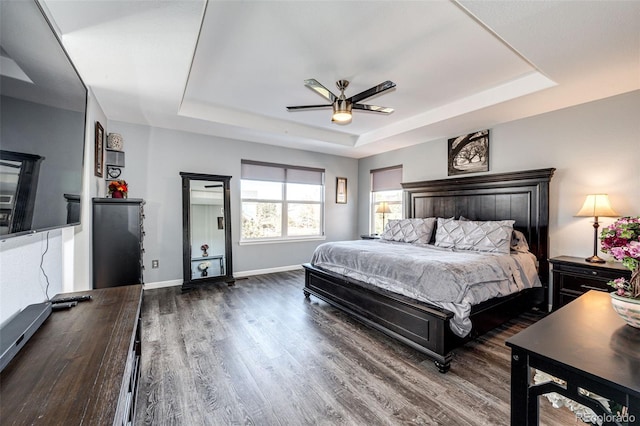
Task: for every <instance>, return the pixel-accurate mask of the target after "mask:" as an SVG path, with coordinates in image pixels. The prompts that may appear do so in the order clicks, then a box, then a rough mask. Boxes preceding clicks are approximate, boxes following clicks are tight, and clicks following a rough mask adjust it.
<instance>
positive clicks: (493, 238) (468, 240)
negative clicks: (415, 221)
mask: <svg viewBox="0 0 640 426" xmlns="http://www.w3.org/2000/svg"><path fill="white" fill-rule="evenodd" d="M514 223H515V221H514V220H487V221H474V220H469V221H466V220H454V219H442V218H438V228H437V230H436V242H435V245H436V246H438V247H444V248H453V249H457V250H473V251H481V252H489V253H504V254H509V251H510V248H511V235H512V233H513V224H514Z"/></svg>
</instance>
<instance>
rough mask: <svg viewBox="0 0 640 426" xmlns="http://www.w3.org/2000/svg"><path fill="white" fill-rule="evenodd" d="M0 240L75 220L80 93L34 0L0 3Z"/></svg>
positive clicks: (83, 96) (82, 116)
mask: <svg viewBox="0 0 640 426" xmlns="http://www.w3.org/2000/svg"><path fill="white" fill-rule="evenodd" d="M0 61H1V62H0V238H2V239H4V238H8V237H12V236H17V235H24V234H28V233H32V232H37V231H43V230H48V229H54V228H58V227H63V226H70V225H76V224H78V223H79V222H80V195H81V192H82V177H83V161H84V147H85V132H86V130H85V128H86V125H85V121H86V112H87V88H86V87H85V85H84V83H83V82H82V79H81V78H80V76H79V75H78V72H77V71H76V69H75V67H74V66H73V63H72V62H71V60H70V59H69V56H68V55H67V53H66V52H65V50H64V48H63V47H62V44H61V43H60V40H59V39H58V37H57V35H56V33H55V31H54V30H53V27H52V25H51V23H50V22H49V20H48V19H47V17H46V14H45V13H44V11H43V9H42V7H41V5H40V4H39V3H38V2H37V1H36V0H22V1H0Z"/></svg>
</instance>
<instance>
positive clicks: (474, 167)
mask: <svg viewBox="0 0 640 426" xmlns="http://www.w3.org/2000/svg"><path fill="white" fill-rule="evenodd" d="M447 152H448V155H447V158H448V165H447V168H448V175H449V176H453V175H461V174H465V173H476V172H488V171H489V130H488V129H487V130H480V131H478V132H474V133H469V134H468V135H464V136H458V137H455V138H451V139H449V143H448V150H447Z"/></svg>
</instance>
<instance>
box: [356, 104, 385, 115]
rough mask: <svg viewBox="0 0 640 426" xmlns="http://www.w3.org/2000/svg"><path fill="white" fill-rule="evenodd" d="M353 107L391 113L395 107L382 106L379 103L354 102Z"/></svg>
mask: <svg viewBox="0 0 640 426" xmlns="http://www.w3.org/2000/svg"><path fill="white" fill-rule="evenodd" d="M351 108H353V109H362V110H365V111H373V112H381V113H383V114H391V113H392V112H393V108H389V107H381V106H377V105H365V104H353V105H352V106H351Z"/></svg>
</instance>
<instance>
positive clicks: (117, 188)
mask: <svg viewBox="0 0 640 426" xmlns="http://www.w3.org/2000/svg"><path fill="white" fill-rule="evenodd" d="M128 190H129V187H128V186H127V182H125V181H124V180H114V181H111V183H109V194H113V193H114V192H122V193H123V194H124V195H127V191H128Z"/></svg>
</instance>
